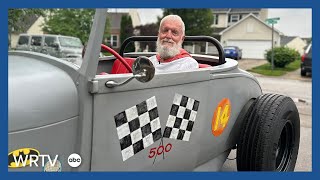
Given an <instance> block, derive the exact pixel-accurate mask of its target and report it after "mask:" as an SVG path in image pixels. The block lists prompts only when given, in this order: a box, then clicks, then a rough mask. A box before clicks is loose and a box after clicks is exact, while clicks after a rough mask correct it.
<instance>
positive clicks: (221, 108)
mask: <svg viewBox="0 0 320 180" xmlns="http://www.w3.org/2000/svg"><path fill="white" fill-rule="evenodd" d="M230 113H231V103H230V100H229V99H228V98H224V99H222V100H221V101H220V102H219V104H218V106H217V107H216V109H215V111H214V114H213V117H212V134H213V135H214V136H219V135H221V134H222V132H223V131H224V129H225V128H226V126H227V124H228V121H229V118H230Z"/></svg>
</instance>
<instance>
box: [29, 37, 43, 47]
mask: <svg viewBox="0 0 320 180" xmlns="http://www.w3.org/2000/svg"><path fill="white" fill-rule="evenodd" d="M41 40H42V37H41V36H32V38H31V45H32V46H41Z"/></svg>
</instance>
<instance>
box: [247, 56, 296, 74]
mask: <svg viewBox="0 0 320 180" xmlns="http://www.w3.org/2000/svg"><path fill="white" fill-rule="evenodd" d="M299 67H300V60H296V61H294V62H292V63H290V64H288V65H287V66H286V67H284V68H276V67H275V68H274V70H271V64H270V63H266V64H263V65H261V66H257V67H254V68H252V69H249V70H248V71H250V72H254V73H258V74H262V75H265V76H282V75H284V74H286V73H287V72H290V71H295V70H297V69H299Z"/></svg>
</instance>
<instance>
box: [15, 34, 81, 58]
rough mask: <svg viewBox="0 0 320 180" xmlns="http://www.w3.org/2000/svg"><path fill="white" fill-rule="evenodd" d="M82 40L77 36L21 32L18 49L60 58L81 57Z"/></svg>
mask: <svg viewBox="0 0 320 180" xmlns="http://www.w3.org/2000/svg"><path fill="white" fill-rule="evenodd" d="M82 48H83V45H82V42H81V40H80V39H79V38H77V37H72V36H62V35H54V34H43V35H35V34H32V35H30V34H20V35H19V39H18V43H17V46H16V50H20V51H33V52H40V53H43V54H47V55H51V56H54V57H58V58H81V53H82Z"/></svg>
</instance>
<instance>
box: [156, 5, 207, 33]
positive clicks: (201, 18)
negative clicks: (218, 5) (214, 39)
mask: <svg viewBox="0 0 320 180" xmlns="http://www.w3.org/2000/svg"><path fill="white" fill-rule="evenodd" d="M169 14H176V15H179V16H180V17H181V18H182V20H183V22H184V24H185V28H186V29H185V34H186V35H187V36H199V35H207V36H212V34H213V27H211V26H212V24H213V15H212V10H211V9H164V11H163V16H166V15H169ZM158 23H159V24H160V22H158Z"/></svg>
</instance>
